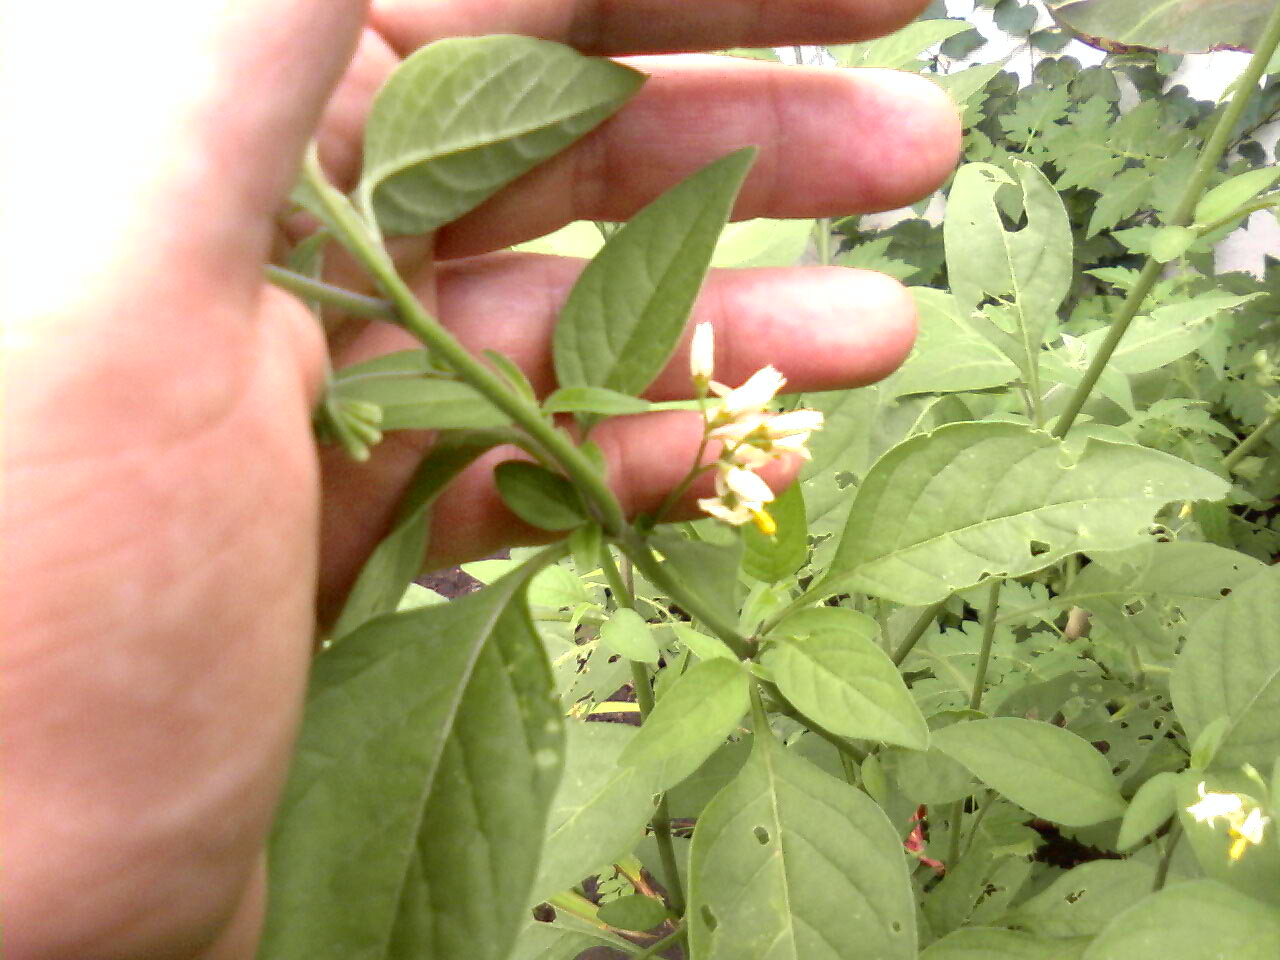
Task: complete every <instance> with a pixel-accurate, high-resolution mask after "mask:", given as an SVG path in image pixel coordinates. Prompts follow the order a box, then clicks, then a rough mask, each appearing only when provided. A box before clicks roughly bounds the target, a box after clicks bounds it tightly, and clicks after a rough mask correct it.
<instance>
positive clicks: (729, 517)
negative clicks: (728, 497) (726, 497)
mask: <svg viewBox="0 0 1280 960" xmlns="http://www.w3.org/2000/svg"><path fill="white" fill-rule="evenodd" d="M698 509H700V510H702V511H703V512H704V513H709V514H711V516H713V517H715V518H716V519H717V520H723V521H724V522H725V523H731V524H733V525H734V526H735V527H738V526H741V525H742V524H744V523H746V522H747V521H748V520H750V519H751V511H750V510H749V509H747V508H746V507H743V506H738V507H732V508H731V507H726V506H725V505H724V502H723V501H722V500H721V499H720V498H719V497H706V498H704V499H701V500H699V501H698Z"/></svg>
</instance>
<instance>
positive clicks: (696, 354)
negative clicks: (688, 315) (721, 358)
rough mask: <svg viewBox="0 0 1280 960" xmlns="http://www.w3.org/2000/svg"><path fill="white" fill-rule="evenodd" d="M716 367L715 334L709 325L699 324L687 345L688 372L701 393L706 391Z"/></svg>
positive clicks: (713, 328)
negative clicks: (691, 340)
mask: <svg viewBox="0 0 1280 960" xmlns="http://www.w3.org/2000/svg"><path fill="white" fill-rule="evenodd" d="M715 367H716V332H715V327H713V326H712V325H711V324H709V323H700V324H698V325H697V326H695V327H694V328H693V342H692V343H691V344H690V345H689V372H690V373H692V374H693V382H694V383H695V384H696V385H697V386H698V388H699V389H700V390H702V391H704V392H705V391H706V389H707V385H708V384H709V383H710V382H711V376H712V374H714V373H715Z"/></svg>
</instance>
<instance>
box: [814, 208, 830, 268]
mask: <svg viewBox="0 0 1280 960" xmlns="http://www.w3.org/2000/svg"><path fill="white" fill-rule="evenodd" d="M815 226H816V228H817V238H816V241H817V247H818V263H820V264H822V265H823V266H824V267H829V266H831V218H830V217H819V218H818V219H817V220H816V221H815Z"/></svg>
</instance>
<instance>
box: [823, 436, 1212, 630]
mask: <svg viewBox="0 0 1280 960" xmlns="http://www.w3.org/2000/svg"><path fill="white" fill-rule="evenodd" d="M1226 489H1227V486H1226V483H1225V482H1224V481H1223V480H1220V479H1219V478H1218V477H1215V476H1214V475H1213V474H1211V473H1209V472H1208V471H1206V470H1202V469H1201V468H1199V467H1195V466H1192V465H1191V464H1189V463H1186V462H1185V461H1182V460H1179V459H1177V458H1175V457H1171V456H1169V455H1167V454H1164V453H1160V452H1158V451H1155V450H1149V449H1146V448H1142V447H1136V446H1129V445H1126V444H1115V443H1108V442H1104V441H1101V440H1096V439H1090V440H1088V441H1087V442H1086V444H1085V446H1084V449H1083V450H1082V451H1080V452H1079V454H1078V455H1077V456H1076V457H1074V462H1073V460H1072V458H1071V456H1070V455H1069V452H1068V449H1067V448H1066V447H1064V446H1063V444H1062V443H1061V442H1060V441H1058V440H1055V439H1053V438H1052V437H1050V436H1049V435H1048V434H1046V433H1041V432H1039V431H1036V430H1032V429H1030V428H1028V427H1024V426H1020V425H1017V424H1012V423H999V422H986V423H957V424H951V425H949V426H945V427H940V428H939V429H937V430H935V431H934V432H933V433H930V434H925V435H922V436H917V437H913V438H911V439H910V440H907V441H906V442H904V443H901V444H899V445H898V446H897V447H895V448H894V449H893V450H891V451H890V452H889V453H887V454H885V455H884V456H883V457H881V458H880V460H878V461H877V462H876V464H875V466H874V467H872V469H871V471H870V472H869V473H868V474H867V477H866V479H865V480H863V482H862V484H861V486H860V487H859V488H858V493H857V497H856V498H855V500H854V505H853V508H852V510H851V512H850V515H849V521H848V524H847V525H846V527H845V530H844V535H843V537H842V539H841V541H840V546H839V548H838V549H837V551H836V556H835V560H834V561H833V562H832V565H831V569H830V571H829V573H828V576H827V579H826V580H825V581H824V582H823V583H822V585H821V586H822V589H824V590H826V591H827V592H830V593H836V592H844V591H847V590H856V591H860V592H866V593H871V594H874V595H876V596H881V597H886V598H888V599H891V600H895V601H897V602H899V603H903V604H906V605H908V606H923V605H925V604H929V603H934V602H936V601H938V600H942V599H943V598H945V597H947V596H949V595H950V594H952V593H954V592H955V591H957V590H963V589H966V588H968V587H971V586H974V585H975V584H977V583H978V582H979V581H981V580H982V579H983V577H984V575H993V576H1009V577H1017V576H1023V575H1025V574H1028V573H1033V572H1034V571H1036V570H1041V569H1043V568H1044V567H1047V566H1049V565H1050V564H1053V563H1057V562H1058V561H1059V560H1061V559H1062V558H1063V557H1065V556H1067V555H1069V554H1072V553H1076V552H1078V551H1093V550H1120V549H1124V548H1125V547H1130V546H1133V545H1135V544H1138V543H1141V542H1143V541H1144V540H1146V538H1147V534H1146V530H1147V527H1148V526H1149V525H1150V523H1151V521H1152V519H1153V518H1154V516H1155V514H1156V512H1157V511H1158V510H1159V509H1160V508H1161V507H1162V506H1163V505H1164V504H1166V503H1169V502H1170V501H1174V500H1202V499H1203V500H1217V499H1220V498H1221V497H1222V496H1224V495H1225V494H1226Z"/></svg>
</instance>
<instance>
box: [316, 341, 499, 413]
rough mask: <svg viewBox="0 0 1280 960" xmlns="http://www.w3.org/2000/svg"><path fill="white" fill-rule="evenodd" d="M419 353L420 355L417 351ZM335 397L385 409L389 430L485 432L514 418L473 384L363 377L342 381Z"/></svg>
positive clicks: (424, 379)
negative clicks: (376, 405)
mask: <svg viewBox="0 0 1280 960" xmlns="http://www.w3.org/2000/svg"><path fill="white" fill-rule="evenodd" d="M414 352H415V353H416V352H417V351H414ZM334 393H335V394H336V395H337V396H338V397H340V398H341V399H343V400H363V401H365V402H368V403H376V404H378V406H380V407H382V423H381V424H380V426H381V427H382V429H383V430H384V431H387V430H483V429H486V428H492V427H505V426H506V425H507V424H509V423H510V422H511V418H510V417H508V416H507V415H506V414H505V413H503V412H502V411H501V410H499V409H498V408H497V407H495V406H494V405H493V404H491V403H490V402H489V401H488V400H487V399H486V398H485V396H484V394H482V393H479V392H478V391H477V390H476V389H475V388H474V387H472V386H471V385H470V384H466V383H459V382H458V381H456V380H437V379H432V378H427V377H404V376H372V375H370V376H361V377H358V378H357V377H354V376H352V377H347V378H345V379H340V380H339V381H338V382H337V383H336V384H335V385H334Z"/></svg>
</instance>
